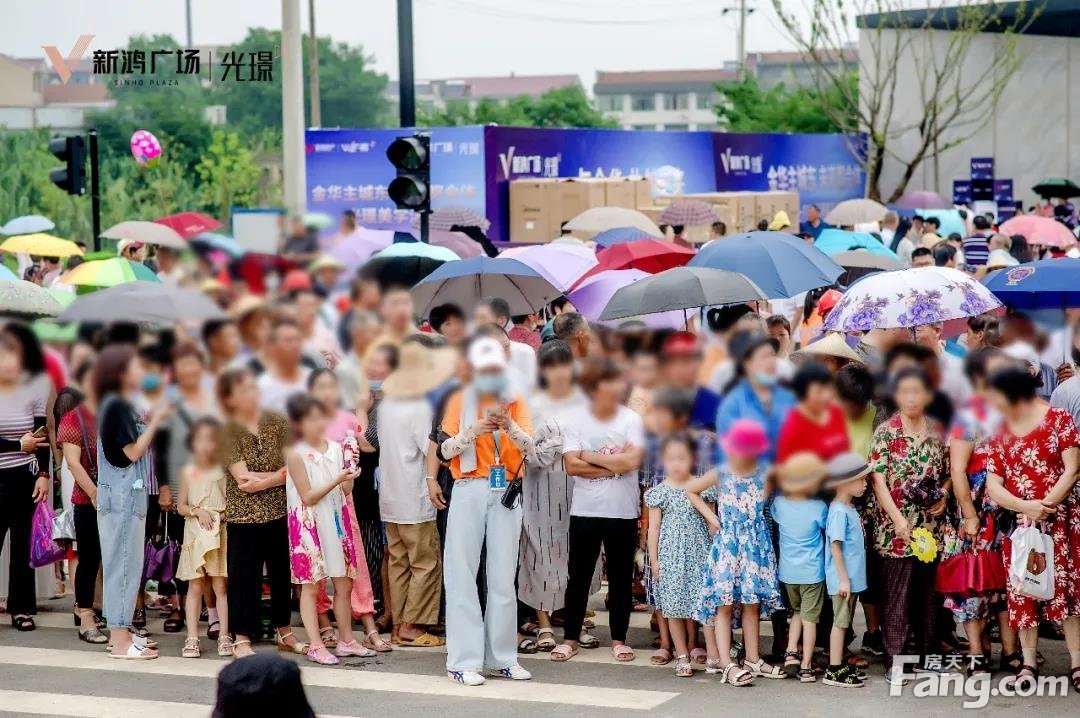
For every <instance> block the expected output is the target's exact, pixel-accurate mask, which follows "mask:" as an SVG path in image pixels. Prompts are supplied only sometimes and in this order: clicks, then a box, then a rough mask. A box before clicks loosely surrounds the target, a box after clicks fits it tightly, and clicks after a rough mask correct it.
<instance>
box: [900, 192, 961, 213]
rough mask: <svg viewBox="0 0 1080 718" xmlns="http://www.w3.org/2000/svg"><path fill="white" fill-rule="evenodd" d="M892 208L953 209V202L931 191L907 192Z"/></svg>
mask: <svg viewBox="0 0 1080 718" xmlns="http://www.w3.org/2000/svg"><path fill="white" fill-rule="evenodd" d="M892 206H893V207H896V208H897V209H952V203H951V202H946V201H945V198H944V197H942V196H941V195H939V194H938V193H937V192H931V191H929V190H913V191H911V192H905V193H904V194H902V195H900V199H898V200H896V201H895V202H893V203H892Z"/></svg>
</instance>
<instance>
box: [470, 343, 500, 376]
mask: <svg viewBox="0 0 1080 718" xmlns="http://www.w3.org/2000/svg"><path fill="white" fill-rule="evenodd" d="M469 365H470V366H472V368H473V369H475V370H476V371H483V370H484V369H505V368H506V352H505V351H503V348H502V344H499V342H498V341H497V340H495V339H492V338H491V337H481V338H480V339H477V340H476V341H474V342H473V343H472V344H470V345H469Z"/></svg>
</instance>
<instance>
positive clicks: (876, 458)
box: [870, 413, 949, 558]
mask: <svg viewBox="0 0 1080 718" xmlns="http://www.w3.org/2000/svg"><path fill="white" fill-rule="evenodd" d="M926 426H927V432H926V435H925V436H911V435H909V434H907V433H905V432H904V424H903V421H902V420H901V418H900V414H899V413H897V414H893V415H892V416H891V417H889V418H888V419H887V420H886V421H885V422H884V423H883V424H881V426H879V427H878V428H877V430H876V431H874V438H873V441H872V442H871V446H870V466H871V467H873V470H874V473H875V474H883V475H884V476H885V485H886V487H887V488H888V489H889V493H890V494H891V495H892V500H893V502H894V503H895V504H896V507H897V508H898V509H899V510H900V513H901V514H902V515H903V516H904V518H906V519H907V520H908V524H909V525H910V527H911V529H912V530H915V529H917V528H919V527H923V528H925V529H927V530H929V531H930V533H932V534H933V535H934V537H935V538H936V539H937V540H938V541H939V542H940V541H941V525H940V524H939V518H940V517H935V516H931V515H930V514H929V513H928V512H927V509H928V508H929V504H925V497H926V496H927V494H928V493H932V492H933V491H935V490H939V489H940V487H941V484H942V483H943V482H944V480H945V477H946V476H948V474H949V465H948V453H947V451H946V446H945V432H944V430H943V429H942V426H941V424H940V423H939V422H937V421H935V420H933V419H931V418H930V417H926ZM932 503H933V502H931V504H932ZM875 518H876V521H875V522H874V523H875V527H874V546H875V547H876V548H877V551H878V553H879V554H881V555H882V556H884V557H886V558H908V557H910V556H912V555H914V554H913V553H912V551H911V544H910V542H908V541H904V540H903V539H901V538H898V537H897V535H896V532H895V531H894V530H893V524H892V521H891V520H890V519H889V516H888V514H886V513H885V510H884V509H883V508H882V507H881V506H880V505H879V506H878V507H877V509H876V516H875Z"/></svg>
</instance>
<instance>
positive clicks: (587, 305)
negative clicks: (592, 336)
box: [566, 269, 686, 329]
mask: <svg viewBox="0 0 1080 718" xmlns="http://www.w3.org/2000/svg"><path fill="white" fill-rule="evenodd" d="M652 276H655V275H652V274H649V273H648V272H643V271H641V270H640V269H605V270H604V271H602V272H598V273H596V274H594V275H592V276H591V277H589V278H588V279H586V280H584V281H583V282H581V284H579V285H578V286H577V287H575V289H574V291H572V292H570V293H569V294H567V295H566V298H567V299H569V300H570V303H571V304H573V305H574V308H575V309H577V310H578V311H579V312H580V313H581V314H582V316H584V317H585V318H586V319H588V320H589V321H593V322H600V323H601V324H605V325H608V326H618V325H620V324H622V323H623V322H624V321H627V320H625V319H617V320H611V321H600V314H601V313H602V312H603V311H604V307H606V306H607V305H608V302H609V301H611V297H612V295H614V294H615V292H617V291H618V290H620V289H622V288H623V287H625V286H627V285H628V284H631V283H633V282H636V281H638V280H641V279H645V278H646V277H652ZM633 319H640V320H641V321H642V322H643V323H644V324H645V326H647V327H648V328H650V329H682V328H683V327H684V326H685V325H686V315H685V314H684V313H683V312H681V311H678V310H675V311H670V312H661V313H657V314H644V315H641V316H635V317H633Z"/></svg>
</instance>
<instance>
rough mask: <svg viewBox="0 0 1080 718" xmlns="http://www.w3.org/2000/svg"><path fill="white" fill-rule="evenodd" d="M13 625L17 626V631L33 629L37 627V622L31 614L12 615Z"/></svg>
mask: <svg viewBox="0 0 1080 718" xmlns="http://www.w3.org/2000/svg"><path fill="white" fill-rule="evenodd" d="M11 625H12V626H14V627H15V630H16V631H23V632H26V631H33V630H36V629H37V624H36V623H34V619H33V618H32V617H30V616H12V617H11Z"/></svg>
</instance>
